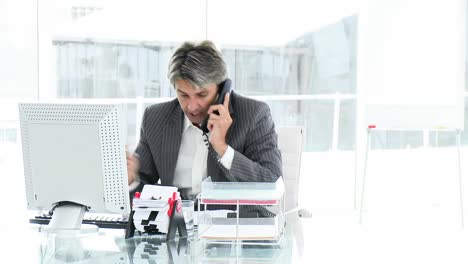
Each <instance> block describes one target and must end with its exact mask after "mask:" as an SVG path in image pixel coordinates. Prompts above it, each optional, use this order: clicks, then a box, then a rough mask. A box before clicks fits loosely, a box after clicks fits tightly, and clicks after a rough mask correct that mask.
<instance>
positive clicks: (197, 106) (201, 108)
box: [175, 80, 218, 124]
mask: <svg viewBox="0 0 468 264" xmlns="http://www.w3.org/2000/svg"><path fill="white" fill-rule="evenodd" d="M175 89H176V93H177V99H178V100H179V104H180V106H181V107H182V110H183V111H184V113H185V115H187V117H188V119H189V120H190V121H191V122H192V123H195V124H200V123H201V122H202V121H203V120H204V119H205V118H206V117H207V116H208V113H207V112H208V108H210V105H211V103H212V102H214V100H215V99H216V96H217V94H218V86H217V85H216V83H212V84H210V85H208V86H207V87H204V88H201V89H196V88H194V87H193V86H192V84H191V83H190V82H188V81H186V80H178V81H175Z"/></svg>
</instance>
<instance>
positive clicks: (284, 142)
mask: <svg viewBox="0 0 468 264" xmlns="http://www.w3.org/2000/svg"><path fill="white" fill-rule="evenodd" d="M276 132H277V133H278V147H279V149H280V151H281V156H282V158H283V180H284V185H285V207H286V208H285V210H286V211H289V210H292V209H294V208H297V207H298V197H299V196H298V191H299V175H300V170H301V156H302V147H303V142H304V128H303V127H299V126H294V127H292V126H291V127H278V128H276Z"/></svg>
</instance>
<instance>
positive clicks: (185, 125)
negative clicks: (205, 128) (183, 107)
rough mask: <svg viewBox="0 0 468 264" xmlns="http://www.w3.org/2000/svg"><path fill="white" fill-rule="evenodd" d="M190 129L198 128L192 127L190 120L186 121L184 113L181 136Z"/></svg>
mask: <svg viewBox="0 0 468 264" xmlns="http://www.w3.org/2000/svg"><path fill="white" fill-rule="evenodd" d="M190 127H193V128H196V129H199V128H198V127H196V126H194V125H193V124H192V122H191V121H190V119H188V117H187V115H186V114H185V113H184V126H183V128H182V134H184V133H185V132H187V130H188V129H189V128H190Z"/></svg>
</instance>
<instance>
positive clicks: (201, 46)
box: [168, 40, 227, 89]
mask: <svg viewBox="0 0 468 264" xmlns="http://www.w3.org/2000/svg"><path fill="white" fill-rule="evenodd" d="M168 77H169V80H170V82H171V84H172V86H174V88H175V82H176V81H177V80H186V81H189V82H190V83H191V84H192V85H193V86H194V87H195V88H197V89H199V88H204V87H206V86H208V85H210V84H212V83H216V84H220V83H221V82H223V81H224V80H225V79H226V78H227V69H226V63H225V62H224V59H223V55H222V54H221V52H219V51H218V50H217V49H216V47H215V45H214V44H213V42H211V41H209V40H205V41H202V42H200V43H193V42H184V43H183V44H182V45H181V46H180V47H179V48H178V49H177V50H176V51H175V53H174V55H172V58H171V61H170V62H169V73H168Z"/></svg>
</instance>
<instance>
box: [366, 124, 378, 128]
mask: <svg viewBox="0 0 468 264" xmlns="http://www.w3.org/2000/svg"><path fill="white" fill-rule="evenodd" d="M376 127H377V126H376V125H368V126H367V128H376Z"/></svg>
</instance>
